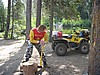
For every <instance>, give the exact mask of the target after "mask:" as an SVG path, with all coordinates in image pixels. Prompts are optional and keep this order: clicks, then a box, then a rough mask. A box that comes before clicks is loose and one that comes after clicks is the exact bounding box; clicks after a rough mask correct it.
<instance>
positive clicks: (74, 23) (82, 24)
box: [62, 19, 91, 29]
mask: <svg viewBox="0 0 100 75" xmlns="http://www.w3.org/2000/svg"><path fill="white" fill-rule="evenodd" d="M62 24H63V27H64V28H65V29H73V28H75V29H77V27H79V28H82V29H83V28H88V29H90V28H91V21H90V20H69V19H63V20H62Z"/></svg>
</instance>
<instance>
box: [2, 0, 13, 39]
mask: <svg viewBox="0 0 100 75" xmlns="http://www.w3.org/2000/svg"><path fill="white" fill-rule="evenodd" d="M10 10H11V0H8V12H7V24H6V30H5V36H4V38H5V39H7V38H8V32H9V24H10Z"/></svg>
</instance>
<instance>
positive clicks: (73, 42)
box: [52, 30, 90, 56]
mask: <svg viewBox="0 0 100 75" xmlns="http://www.w3.org/2000/svg"><path fill="white" fill-rule="evenodd" d="M89 35H90V33H89V31H88V30H81V31H80V32H77V31H75V34H72V35H70V36H62V38H56V39H53V41H52V49H53V50H54V52H55V53H56V54H57V55H58V56H63V55H66V54H67V52H68V50H72V49H75V50H79V52H80V53H82V54H88V52H89Z"/></svg>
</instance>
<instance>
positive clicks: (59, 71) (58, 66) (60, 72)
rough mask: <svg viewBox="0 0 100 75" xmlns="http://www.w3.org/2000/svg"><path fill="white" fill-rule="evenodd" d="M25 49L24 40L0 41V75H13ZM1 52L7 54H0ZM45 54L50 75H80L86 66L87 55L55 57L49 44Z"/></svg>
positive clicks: (73, 53)
mask: <svg viewBox="0 0 100 75" xmlns="http://www.w3.org/2000/svg"><path fill="white" fill-rule="evenodd" d="M25 49H26V44H24V40H3V39H0V75H13V74H14V72H15V71H16V69H17V68H18V66H19V64H20V62H21V60H22V59H23V56H24V53H25ZM8 50H9V51H8ZM2 51H4V52H5V51H8V52H7V53H4V54H2ZM45 54H46V58H47V62H48V64H49V65H50V66H51V68H50V69H47V70H48V72H49V73H50V75H82V72H83V70H84V69H86V68H87V65H88V55H84V54H80V53H78V51H70V52H68V54H67V55H66V56H57V55H56V54H55V53H54V51H53V50H52V48H51V43H49V44H47V46H46V47H45ZM2 57H4V58H2Z"/></svg>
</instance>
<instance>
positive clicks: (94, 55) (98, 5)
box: [89, 0, 100, 75]
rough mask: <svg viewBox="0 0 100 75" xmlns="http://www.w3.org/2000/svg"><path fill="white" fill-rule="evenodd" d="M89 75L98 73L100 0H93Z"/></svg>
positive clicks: (99, 57) (99, 59)
mask: <svg viewBox="0 0 100 75" xmlns="http://www.w3.org/2000/svg"><path fill="white" fill-rule="evenodd" d="M92 14H93V18H92V33H91V47H90V53H89V75H100V0H94V8H93V13H92Z"/></svg>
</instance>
